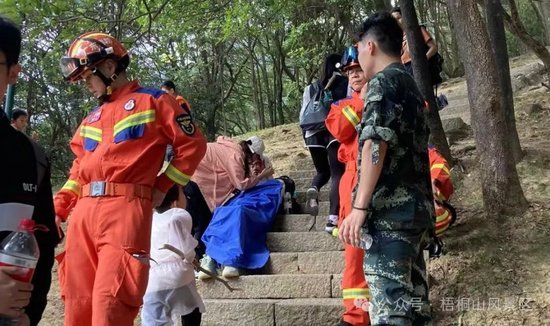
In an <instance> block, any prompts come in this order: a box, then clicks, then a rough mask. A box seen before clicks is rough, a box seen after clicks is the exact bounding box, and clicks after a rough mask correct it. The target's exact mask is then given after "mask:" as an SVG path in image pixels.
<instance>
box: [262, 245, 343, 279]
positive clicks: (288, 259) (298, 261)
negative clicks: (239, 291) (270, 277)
mask: <svg viewBox="0 0 550 326" xmlns="http://www.w3.org/2000/svg"><path fill="white" fill-rule="evenodd" d="M343 269H344V253H343V252H342V251H319V252H272V253H271V255H270V258H269V261H268V262H267V265H266V266H265V267H264V268H263V269H262V273H264V274H340V273H342V271H343Z"/></svg>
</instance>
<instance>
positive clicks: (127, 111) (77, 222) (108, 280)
mask: <svg viewBox="0 0 550 326" xmlns="http://www.w3.org/2000/svg"><path fill="white" fill-rule="evenodd" d="M168 144H171V145H172V146H173V149H174V159H173V160H172V161H171V162H170V164H169V165H168V167H167V168H166V170H165V172H164V173H163V174H161V175H159V176H157V174H158V172H159V170H160V168H161V166H162V163H163V158H164V153H165V151H166V146H167V145H168ZM70 146H71V150H72V151H73V153H74V154H75V156H76V158H75V160H74V162H73V165H72V168H71V171H70V177H69V180H68V181H67V182H66V183H65V185H64V186H63V188H62V189H61V190H60V191H59V192H58V193H57V195H56V196H55V208H56V213H57V215H58V216H59V217H60V218H62V219H63V220H66V219H67V217H68V216H69V213H70V212H71V210H72V215H71V221H70V223H69V226H68V231H67V241H66V244H65V249H66V251H65V253H63V254H61V255H60V256H59V257H58V260H59V261H60V266H59V282H60V286H61V297H62V298H63V300H64V302H65V325H68V326H72V325H78V326H87V325H117V326H124V325H133V322H134V319H135V317H136V315H137V313H138V311H139V307H140V305H141V304H142V298H143V294H144V293H145V289H146V287H147V280H148V274H149V264H148V263H149V262H148V257H149V256H148V252H149V248H150V237H151V218H152V207H151V206H152V205H151V196H152V191H153V189H154V188H157V189H159V190H160V191H162V192H166V191H167V190H168V189H169V188H170V187H171V186H172V185H173V184H174V183H177V184H179V185H182V186H183V185H185V184H186V183H187V182H188V181H189V179H190V177H191V175H192V174H193V172H194V171H195V168H196V167H197V165H198V164H199V162H200V161H201V159H202V157H203V156H204V153H205V151H206V141H205V139H204V137H203V136H202V134H201V132H200V131H199V130H198V128H196V127H195V125H194V124H193V122H192V120H191V118H190V116H189V113H188V112H185V111H184V110H183V109H182V108H181V107H180V106H179V105H178V103H177V102H176V100H175V99H174V98H172V97H171V96H170V95H168V94H165V93H164V92H162V91H160V90H156V89H147V88H143V87H140V85H139V84H138V82H137V81H134V82H130V83H128V84H126V85H124V86H123V87H121V88H119V89H116V90H114V92H113V94H111V96H110V100H109V102H106V103H104V104H103V105H101V106H100V107H98V108H96V109H95V110H94V111H93V112H92V113H90V114H89V115H88V117H87V118H85V119H84V121H83V122H82V123H81V125H80V127H79V128H78V130H77V131H76V133H75V135H74V137H73V139H72V140H71V143H70Z"/></svg>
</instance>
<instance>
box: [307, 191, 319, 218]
mask: <svg viewBox="0 0 550 326" xmlns="http://www.w3.org/2000/svg"><path fill="white" fill-rule="evenodd" d="M306 209H307V211H308V213H309V215H311V216H317V215H318V214H319V191H317V189H315V188H313V187H311V188H309V189H308V190H307V192H306Z"/></svg>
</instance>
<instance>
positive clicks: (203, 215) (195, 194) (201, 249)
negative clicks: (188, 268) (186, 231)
mask: <svg viewBox="0 0 550 326" xmlns="http://www.w3.org/2000/svg"><path fill="white" fill-rule="evenodd" d="M183 192H184V193H185V196H186V197H187V207H186V210H187V211H188V212H189V214H190V215H191V219H192V220H193V229H192V230H191V234H192V235H193V237H195V239H196V240H197V241H198V242H199V244H198V245H197V247H196V248H195V253H196V258H197V259H201V258H202V257H203V256H204V254H205V252H206V246H205V245H204V242H202V239H201V237H202V235H203V233H204V231H206V228H207V227H208V224H210V221H211V220H212V212H211V211H210V208H209V207H208V204H207V203H206V200H205V199H204V196H203V195H202V192H201V190H200V189H199V186H198V185H197V184H196V183H194V182H193V181H189V183H188V184H187V185H186V186H185V187H184V188H183Z"/></svg>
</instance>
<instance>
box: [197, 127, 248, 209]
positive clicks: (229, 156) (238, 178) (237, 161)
mask: <svg viewBox="0 0 550 326" xmlns="http://www.w3.org/2000/svg"><path fill="white" fill-rule="evenodd" d="M191 180H193V181H194V182H196V183H197V184H198V185H199V188H200V190H201V192H202V195H203V196H204V199H205V200H206V202H207V203H208V207H209V208H210V210H211V211H213V210H214V208H215V207H218V206H220V205H221V204H222V203H223V202H224V201H225V200H226V199H227V198H228V197H229V196H230V195H231V193H232V192H233V191H234V190H235V189H238V190H246V189H248V188H251V187H254V186H255V185H256V184H257V183H258V179H257V178H255V177H253V176H251V177H249V178H245V176H244V153H243V152H242V150H241V147H240V146H239V144H238V143H236V142H234V141H233V140H231V138H226V137H223V136H220V137H218V139H217V140H216V142H215V143H208V144H207V149H206V155H204V158H203V159H202V161H201V162H200V164H199V166H198V167H197V169H196V170H195V174H193V178H192V179H191Z"/></svg>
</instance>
